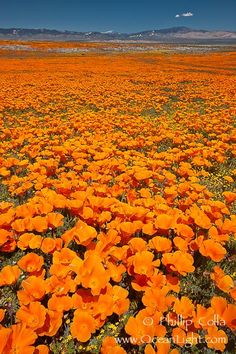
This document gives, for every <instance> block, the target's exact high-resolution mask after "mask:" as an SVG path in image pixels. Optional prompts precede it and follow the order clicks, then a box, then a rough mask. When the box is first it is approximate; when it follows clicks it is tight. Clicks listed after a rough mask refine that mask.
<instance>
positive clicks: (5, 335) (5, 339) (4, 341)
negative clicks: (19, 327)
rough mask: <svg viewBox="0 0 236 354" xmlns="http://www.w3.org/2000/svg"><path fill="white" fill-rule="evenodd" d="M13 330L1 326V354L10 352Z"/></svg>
mask: <svg viewBox="0 0 236 354" xmlns="http://www.w3.org/2000/svg"><path fill="white" fill-rule="evenodd" d="M11 332H12V329H11V328H5V327H2V326H0V353H1V354H4V353H7V350H9V351H8V353H9V352H10V348H9V337H10V335H11Z"/></svg>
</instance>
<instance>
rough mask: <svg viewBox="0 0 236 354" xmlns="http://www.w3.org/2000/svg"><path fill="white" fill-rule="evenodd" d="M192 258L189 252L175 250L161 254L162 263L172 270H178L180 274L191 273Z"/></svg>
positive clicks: (192, 269)
mask: <svg viewBox="0 0 236 354" xmlns="http://www.w3.org/2000/svg"><path fill="white" fill-rule="evenodd" d="M193 262H194V259H193V257H192V256H191V254H189V253H186V252H183V251H176V252H174V253H164V254H163V256H162V263H163V264H164V265H165V266H167V269H168V268H169V269H170V270H172V271H175V272H178V273H180V274H182V275H186V274H187V273H192V272H193V271H194V269H195V268H194V266H193Z"/></svg>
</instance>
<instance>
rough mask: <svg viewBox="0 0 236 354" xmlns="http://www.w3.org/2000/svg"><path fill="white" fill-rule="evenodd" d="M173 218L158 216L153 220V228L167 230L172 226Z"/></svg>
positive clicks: (170, 216) (164, 215) (165, 215)
mask: <svg viewBox="0 0 236 354" xmlns="http://www.w3.org/2000/svg"><path fill="white" fill-rule="evenodd" d="M174 223H175V218H174V217H173V216H172V215H167V214H160V215H157V218H156V220H155V227H156V228H157V229H162V230H169V229H171V228H172V227H173V226H174Z"/></svg>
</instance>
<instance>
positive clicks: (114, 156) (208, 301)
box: [0, 50, 236, 354]
mask: <svg viewBox="0 0 236 354" xmlns="http://www.w3.org/2000/svg"><path fill="white" fill-rule="evenodd" d="M235 67H236V52H232V51H231V52H229V51H221V52H212V53H208V54H206V53H198V54H197V53H185V54H178V53H174V52H168V51H166V52H165V51H164V52H163V51H155V52H152V53H150V52H149V53H147V52H142V53H134V52H127V53H123V54H121V53H114V52H112V50H111V51H110V52H109V53H108V52H107V53H104V54H102V53H84V54H83V55H82V54H76V55H75V54H73V53H71V54H58V53H57V54H55V53H45V52H44V53H42V52H37V51H36V50H35V51H33V52H30V53H25V52H17V53H14V55H13V53H12V52H11V53H10V52H9V53H8V52H7V51H1V50H0V72H1V73H0V138H1V139H0V262H1V263H0V267H1V270H0V322H1V324H0V353H1V354H13V353H18V354H32V353H34V354H47V353H55V354H59V353H61V354H73V353H92V354H93V353H94V354H96V353H102V354H124V353H128V354H132V353H144V354H155V353H158V354H178V353H179V354H181V353H182V354H187V353H197V354H200V353H205V354H213V353H228V354H231V353H235V351H234V350H235V349H234V346H235V341H236V337H235V334H234V331H235V329H236V306H235V304H234V301H235V300H236V285H235V279H236V278H235V275H236V273H235V270H236V259H235V256H234V254H235V252H236V215H235V211H236V144H235V142H236V105H235V92H236V90H235Z"/></svg>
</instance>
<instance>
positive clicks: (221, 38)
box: [0, 27, 236, 43]
mask: <svg viewBox="0 0 236 354" xmlns="http://www.w3.org/2000/svg"><path fill="white" fill-rule="evenodd" d="M0 39H18V40H31V39H32V40H55V41H57V40H58V41H63V40H64V41H86V42H92V41H129V42H133V41H135V42H137V41H138V42H143V41H144V42H146V41H148V42H188V41H190V42H194V41H218V42H233V43H234V42H235V43H236V32H234V31H208V30H196V29H191V28H188V27H172V28H166V29H159V30H158V29H157V30H150V31H141V32H137V33H119V32H115V31H104V32H75V31H58V30H50V29H44V28H43V29H26V28H0Z"/></svg>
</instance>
